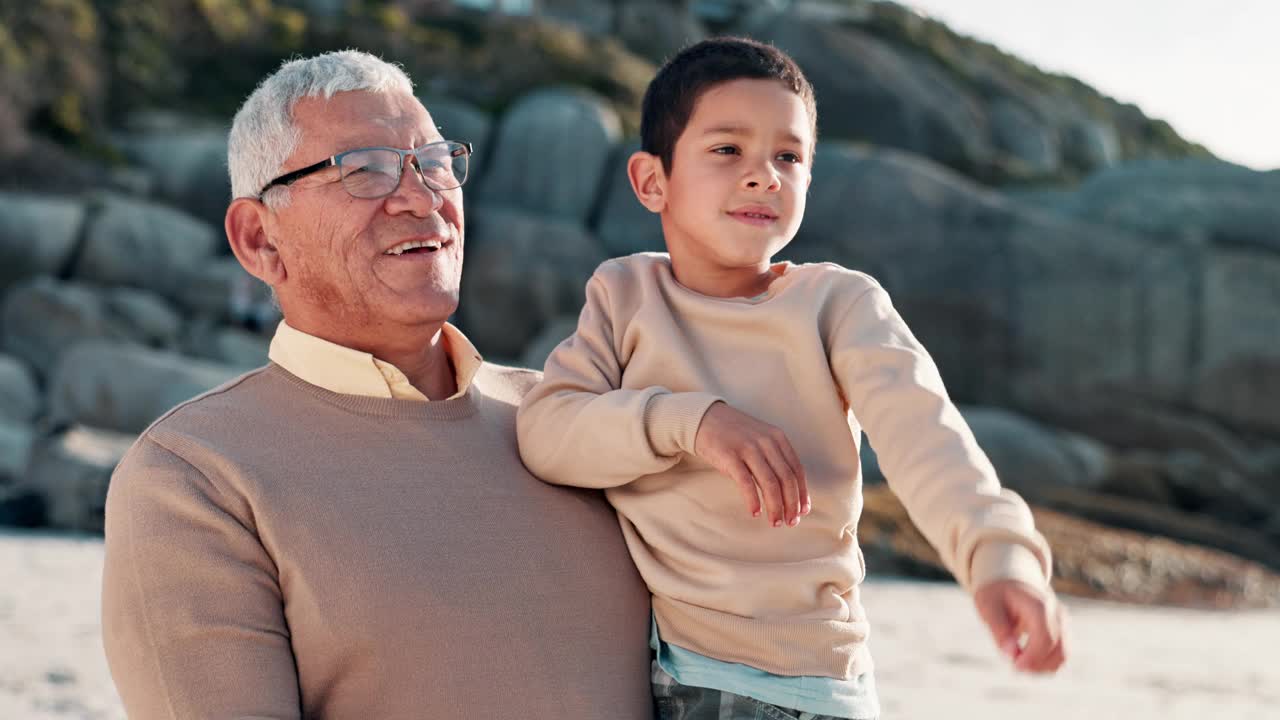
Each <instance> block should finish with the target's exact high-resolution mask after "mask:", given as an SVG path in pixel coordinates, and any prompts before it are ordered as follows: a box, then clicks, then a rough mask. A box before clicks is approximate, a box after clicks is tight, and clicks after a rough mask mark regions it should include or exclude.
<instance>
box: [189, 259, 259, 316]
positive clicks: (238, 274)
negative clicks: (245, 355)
mask: <svg viewBox="0 0 1280 720" xmlns="http://www.w3.org/2000/svg"><path fill="white" fill-rule="evenodd" d="M174 284H175V285H176V288H175V289H174V292H173V300H174V302H176V303H177V304H178V305H179V306H180V307H181V308H182V309H183V310H185V311H186V312H187V314H188V315H191V316H196V317H204V318H208V319H210V320H215V321H231V322H237V323H240V322H245V321H248V320H251V319H252V320H256V321H258V322H260V323H261V324H263V325H264V326H265V325H266V324H274V323H275V322H276V321H278V320H279V319H280V310H279V308H278V307H276V306H275V303H274V301H273V300H272V299H271V288H269V287H267V285H266V284H264V283H263V282H262V281H261V280H258V279H257V278H255V277H253V276H252V275H250V274H249V273H247V272H245V270H244V267H242V266H241V265H240V261H238V260H236V259H235V258H234V257H215V258H211V259H209V260H207V261H205V262H202V263H200V264H199V265H198V266H195V267H189V268H181V269H179V271H178V276H177V279H176V282H175V283H174Z"/></svg>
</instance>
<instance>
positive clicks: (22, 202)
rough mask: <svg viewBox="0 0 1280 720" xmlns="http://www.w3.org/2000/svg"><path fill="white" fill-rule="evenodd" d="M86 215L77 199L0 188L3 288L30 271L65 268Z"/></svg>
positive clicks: (0, 284) (53, 272)
mask: <svg viewBox="0 0 1280 720" xmlns="http://www.w3.org/2000/svg"><path fill="white" fill-rule="evenodd" d="M84 218H85V210H84V204H83V203H80V202H78V201H76V200H70V199H67V198H61V197H44V196H40V195H28V194H25V193H9V192H0V291H3V290H4V289H5V288H7V287H9V286H10V285H12V284H14V283H15V282H17V281H19V280H22V279H25V278H27V277H29V276H31V275H56V274H58V273H60V272H62V271H63V269H64V268H65V267H66V265H67V263H68V262H69V261H70V259H71V257H72V255H73V253H74V252H75V249H76V243H77V242H78V240H79V237H80V232H81V228H82V226H83V225H84Z"/></svg>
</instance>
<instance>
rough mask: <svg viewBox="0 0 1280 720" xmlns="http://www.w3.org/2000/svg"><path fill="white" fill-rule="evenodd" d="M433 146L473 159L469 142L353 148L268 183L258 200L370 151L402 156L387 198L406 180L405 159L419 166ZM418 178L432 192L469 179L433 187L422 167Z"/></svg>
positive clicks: (453, 154)
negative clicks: (447, 147)
mask: <svg viewBox="0 0 1280 720" xmlns="http://www.w3.org/2000/svg"><path fill="white" fill-rule="evenodd" d="M432 145H456V146H457V147H456V148H454V149H453V150H452V151H450V153H449V157H451V158H455V157H458V155H459V154H463V153H465V154H466V156H467V157H468V158H470V157H471V153H472V152H473V150H472V147H471V143H469V142H463V141H457V140H439V141H437V142H431V143H427V144H426V145H423V146H422V147H418V148H414V149H412V150H401V149H400V148H393V147H386V146H383V145H375V146H373V147H361V148H352V149H350V150H347V151H344V152H340V153H338V154H337V155H332V156H330V157H328V158H326V159H324V160H321V161H320V162H318V163H314V164H312V165H308V166H306V167H304V168H298V169H297V170H294V171H293V172H287V173H285V174H284V175H281V176H280V177H278V178H276V179H275V180H272V181H271V182H269V183H267V184H266V186H265V187H263V188H262V192H260V193H258V199H259V200H261V199H262V197H263V196H264V195H266V194H267V191H268V190H270V189H271V188H273V187H276V186H277V185H281V186H284V187H288V186H290V185H292V184H293V183H295V182H297V181H298V180H301V179H302V178H304V177H306V176H308V175H311V174H313V173H317V172H320V171H321V170H324V169H326V168H330V167H338V168H341V166H342V158H344V157H346V156H347V155H350V154H352V153H358V152H366V151H368V150H390V151H391V152H393V153H396V154H397V155H399V156H400V164H399V165H398V166H397V167H398V168H399V171H398V172H399V173H400V174H399V176H398V177H397V178H396V184H395V185H394V186H393V187H392V189H391V190H388V191H387V192H386V193H384V194H382V195H379V196H377V197H386V196H387V195H390V194H391V193H393V192H395V188H397V187H400V181H401V180H403V179H404V159H405V157H407V156H409V155H412V156H413V162H414V164H415V165H417V164H418V153H420V152H422V151H423V150H426V149H427V148H429V147H431V146H432ZM467 165H468V174H469V173H470V162H468V164H467ZM418 177H420V178H422V182H424V183H427V187H430V188H431V189H432V190H440V191H443V190H453V189H454V188H460V187H462V186H463V184H465V183H466V182H467V177H466V176H465V175H464V176H463V178H462V180H461V181H460V182H459V183H458V184H457V185H454V186H452V187H445V188H438V187H433V186H432V185H431V183H429V182H427V178H426V176H425V175H423V174H422V172H421V166H419V171H418ZM344 187H345V186H344ZM352 197H355V196H352ZM362 199H364V200H373V199H376V198H362Z"/></svg>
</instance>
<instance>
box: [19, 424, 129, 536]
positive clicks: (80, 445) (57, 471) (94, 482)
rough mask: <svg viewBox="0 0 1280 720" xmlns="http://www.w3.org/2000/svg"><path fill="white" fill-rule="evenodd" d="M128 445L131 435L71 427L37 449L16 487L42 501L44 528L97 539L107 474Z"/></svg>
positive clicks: (107, 479) (105, 494) (122, 455)
mask: <svg viewBox="0 0 1280 720" xmlns="http://www.w3.org/2000/svg"><path fill="white" fill-rule="evenodd" d="M133 441H134V436H133V435H126V434H121V433H114V432H109V431H105V430H100V429H96V428H89V427H82V426H81V427H73V428H71V429H69V430H68V431H67V432H65V433H62V434H60V435H56V436H54V437H51V438H48V439H46V440H45V441H43V442H41V443H39V444H38V445H37V447H36V448H35V450H34V451H33V452H32V455H31V464H30V465H29V466H28V467H27V475H26V478H25V479H24V480H23V482H22V483H21V485H22V486H23V487H24V488H26V489H29V490H31V491H33V492H34V493H36V494H37V495H38V496H40V497H42V498H43V499H44V503H43V505H44V508H45V513H46V517H45V520H46V522H47V524H48V526H49V527H51V528H55V529H58V530H78V531H81V532H96V533H100V532H102V520H103V510H104V508H105V507H106V499H107V486H108V484H109V483H110V481H111V472H112V470H114V469H115V466H116V464H117V463H119V462H120V459H121V458H122V457H124V454H125V452H126V451H127V450H128V449H129V446H130V445H132V444H133Z"/></svg>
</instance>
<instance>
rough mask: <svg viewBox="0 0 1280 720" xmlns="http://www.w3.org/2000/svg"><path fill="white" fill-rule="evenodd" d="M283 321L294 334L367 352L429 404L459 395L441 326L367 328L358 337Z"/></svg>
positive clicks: (299, 320) (319, 327) (445, 337)
mask: <svg viewBox="0 0 1280 720" xmlns="http://www.w3.org/2000/svg"><path fill="white" fill-rule="evenodd" d="M285 320H286V321H287V322H288V323H289V325H290V326H292V327H293V328H294V329H295V330H299V331H301V332H305V333H307V334H308V335H313V336H315V337H318V338H320V339H322V340H327V341H329V342H331V343H333V344H335V345H341V346H342V347H346V348H351V349H352V350H359V351H361V352H366V353H369V354H370V355H372V356H373V357H375V358H377V359H378V360H381V361H382V362H384V363H388V364H390V365H392V366H394V367H395V368H396V369H397V370H399V371H400V372H402V373H404V375H405V377H406V378H408V379H409V384H411V385H413V386H414V387H415V388H417V389H418V391H419V392H421V393H422V394H423V395H425V396H426V397H427V399H428V400H445V399H448V398H450V397H452V396H453V395H454V394H455V393H457V392H458V376H457V369H456V368H455V367H454V365H453V358H452V355H451V351H450V347H449V339H448V336H447V335H445V333H444V322H443V321H441V322H439V323H432V324H430V325H425V326H421V327H414V328H412V329H408V328H404V327H395V328H389V327H367V328H362V331H363V332H361V333H359V334H346V333H343V332H339V331H337V330H335V329H333V328H327V327H323V326H320V325H313V324H308V323H307V322H306V318H302V319H298V320H293V319H290V318H288V317H286V318H285Z"/></svg>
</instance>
